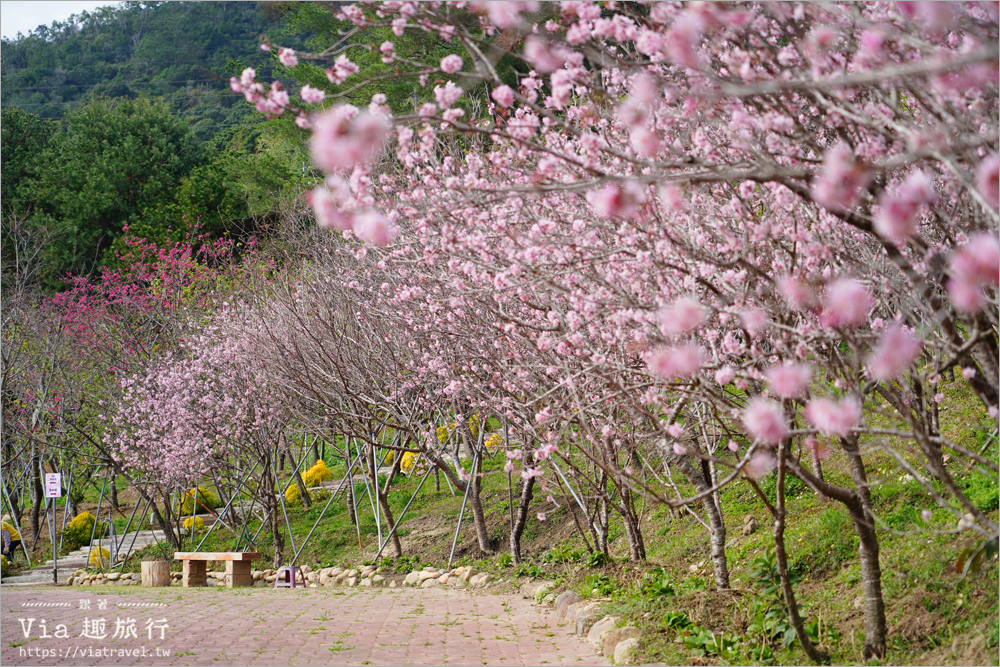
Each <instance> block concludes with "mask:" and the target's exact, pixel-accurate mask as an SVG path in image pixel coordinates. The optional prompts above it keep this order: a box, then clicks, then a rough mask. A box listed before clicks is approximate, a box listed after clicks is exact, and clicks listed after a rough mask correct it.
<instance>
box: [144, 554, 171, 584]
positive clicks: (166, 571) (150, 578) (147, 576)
mask: <svg viewBox="0 0 1000 667" xmlns="http://www.w3.org/2000/svg"><path fill="white" fill-rule="evenodd" d="M140 568H141V572H142V585H143V586H149V587H158V586H169V585H170V561H167V560H163V559H162V558H161V559H156V560H144V561H142V563H141V564H140Z"/></svg>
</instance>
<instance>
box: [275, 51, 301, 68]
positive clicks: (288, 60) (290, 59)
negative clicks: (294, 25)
mask: <svg viewBox="0 0 1000 667" xmlns="http://www.w3.org/2000/svg"><path fill="white" fill-rule="evenodd" d="M278 61H279V62H280V63H281V64H282V65H284V66H285V67H295V66H296V65H298V64H299V59H298V57H297V56H296V55H295V51H293V50H292V49H278Z"/></svg>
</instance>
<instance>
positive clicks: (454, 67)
mask: <svg viewBox="0 0 1000 667" xmlns="http://www.w3.org/2000/svg"><path fill="white" fill-rule="evenodd" d="M462 65H463V62H462V58H461V57H460V56H457V55H455V54H454V53H451V54H449V55H447V56H445V57H444V58H442V59H441V70H442V71H443V72H444V73H445V74H454V73H455V72H459V71H461V69H462Z"/></svg>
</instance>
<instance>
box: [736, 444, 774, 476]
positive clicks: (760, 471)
mask: <svg viewBox="0 0 1000 667" xmlns="http://www.w3.org/2000/svg"><path fill="white" fill-rule="evenodd" d="M777 464H778V459H777V457H776V456H775V455H774V452H772V451H771V450H770V449H758V450H757V451H756V452H754V453H753V455H752V456H751V457H750V460H749V461H747V464H746V468H744V470H745V472H746V474H747V475H748V476H749V477H751V478H753V479H760V478H761V477H763V476H764V475H766V474H767V473H769V472H771V471H772V470H774V468H775V467H776V466H777Z"/></svg>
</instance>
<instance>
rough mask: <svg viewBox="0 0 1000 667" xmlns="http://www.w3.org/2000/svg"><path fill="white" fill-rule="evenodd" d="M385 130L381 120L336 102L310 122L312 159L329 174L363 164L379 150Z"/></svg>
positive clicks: (385, 126) (385, 124) (384, 122)
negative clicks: (311, 124)
mask: <svg viewBox="0 0 1000 667" xmlns="http://www.w3.org/2000/svg"><path fill="white" fill-rule="evenodd" d="M387 130H388V125H387V123H386V121H385V119H383V118H381V117H377V116H373V115H372V114H370V113H368V112H365V111H362V112H358V110H357V108H356V107H354V106H351V105H349V104H341V105H337V106H335V107H333V108H332V109H330V110H329V111H327V112H326V113H324V114H323V115H321V116H319V117H318V118H317V119H316V120H315V121H314V123H313V134H312V141H311V142H310V146H309V148H310V151H311V153H312V158H313V162H315V163H316V166H318V167H320V168H321V169H323V170H324V171H327V172H329V173H334V172H339V171H344V170H347V169H353V168H354V167H355V166H357V165H359V164H364V163H367V162H368V161H369V160H371V159H372V158H374V157H375V155H376V154H377V153H378V152H379V151H380V150H381V149H382V142H383V139H384V137H385V134H386V131H387Z"/></svg>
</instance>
